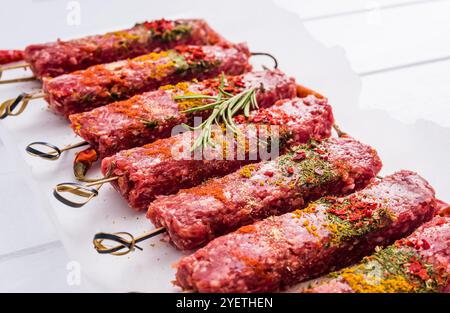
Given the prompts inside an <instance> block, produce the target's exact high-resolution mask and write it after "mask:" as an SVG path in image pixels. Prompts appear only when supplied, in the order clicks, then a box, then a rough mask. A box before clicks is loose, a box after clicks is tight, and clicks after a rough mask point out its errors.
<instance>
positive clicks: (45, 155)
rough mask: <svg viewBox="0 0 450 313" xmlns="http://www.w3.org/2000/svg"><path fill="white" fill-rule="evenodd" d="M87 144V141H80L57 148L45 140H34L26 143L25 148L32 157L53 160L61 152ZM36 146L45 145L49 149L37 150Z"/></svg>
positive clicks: (59, 155)
mask: <svg viewBox="0 0 450 313" xmlns="http://www.w3.org/2000/svg"><path fill="white" fill-rule="evenodd" d="M88 144H89V143H88V142H87V141H81V142H78V143H75V144H71V145H67V146H65V147H64V148H58V147H57V146H55V145H53V144H51V143H48V142H45V141H35V142H32V143H30V144H29V145H27V146H26V148H25V150H26V151H27V152H28V154H29V155H32V156H34V157H40V158H42V159H45V160H51V161H55V160H58V159H59V158H60V157H61V154H62V153H63V152H65V151H68V150H71V149H75V148H78V147H82V146H86V145H88ZM36 146H43V147H47V148H49V149H50V151H49V152H44V151H41V150H38V149H36V148H35V147H36Z"/></svg>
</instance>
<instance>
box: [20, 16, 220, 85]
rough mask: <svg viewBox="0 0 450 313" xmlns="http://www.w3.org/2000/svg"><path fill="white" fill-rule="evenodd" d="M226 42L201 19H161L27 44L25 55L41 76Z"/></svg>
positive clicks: (35, 72) (35, 71)
mask: <svg viewBox="0 0 450 313" xmlns="http://www.w3.org/2000/svg"><path fill="white" fill-rule="evenodd" d="M227 44H228V42H227V41H226V40H225V39H224V38H222V37H221V36H220V35H219V34H217V33H216V32H215V31H214V30H213V29H211V27H210V26H209V25H208V24H207V23H206V22H205V21H204V20H198V19H191V20H189V19H180V20H172V21H168V20H164V19H162V20H155V21H151V22H144V23H140V24H136V25H135V26H134V27H132V28H130V29H125V30H121V31H115V32H111V33H107V34H104V35H96V36H89V37H85V38H81V39H75V40H68V41H63V40H58V41H56V42H51V43H45V44H35V45H30V46H28V47H27V48H26V49H25V59H26V61H27V62H28V63H29V64H30V66H31V69H32V71H33V73H34V74H35V75H36V77H38V78H39V79H41V78H42V77H56V76H59V75H62V74H67V73H70V72H74V71H77V70H82V69H85V68H88V67H89V66H92V65H97V64H103V63H110V62H114V61H118V60H124V59H128V58H134V57H137V56H139V55H143V54H147V53H150V52H152V51H155V50H167V49H171V48H173V47H175V46H177V45H227Z"/></svg>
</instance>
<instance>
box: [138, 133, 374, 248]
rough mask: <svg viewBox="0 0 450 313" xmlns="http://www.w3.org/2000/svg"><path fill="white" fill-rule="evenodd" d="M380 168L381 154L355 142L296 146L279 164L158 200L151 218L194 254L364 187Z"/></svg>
mask: <svg viewBox="0 0 450 313" xmlns="http://www.w3.org/2000/svg"><path fill="white" fill-rule="evenodd" d="M380 169H381V161H380V159H379V157H378V155H377V153H376V152H375V151H374V150H373V149H372V148H371V147H369V146H367V145H364V144H362V143H360V142H358V141H356V140H354V139H351V138H338V139H336V138H331V139H329V140H325V141H323V142H321V143H314V142H312V143H309V144H306V145H302V146H297V147H294V148H293V149H292V151H290V152H289V153H287V154H285V155H282V156H280V157H278V158H277V159H275V160H272V161H267V162H262V163H259V164H251V165H247V166H245V167H243V168H242V169H241V170H240V171H238V172H235V173H232V174H229V175H227V176H225V177H223V178H219V179H212V180H210V181H207V182H206V183H204V184H203V185H200V186H197V187H194V188H191V189H186V190H181V191H180V192H178V194H176V195H171V196H164V197H158V198H157V199H156V200H155V201H154V202H153V203H151V204H150V206H149V209H148V213H147V217H148V218H150V219H151V221H152V222H153V223H154V224H155V225H156V226H157V227H165V228H166V230H167V233H168V234H169V237H170V240H171V242H172V243H174V244H175V246H176V247H177V248H179V249H183V250H189V249H193V248H196V247H199V246H201V245H204V244H206V243H207V242H209V241H210V240H212V239H213V238H215V237H217V236H220V235H223V234H224V233H227V232H231V231H233V230H235V229H237V228H238V227H240V226H242V225H246V224H250V223H252V222H254V221H256V220H260V219H262V218H265V217H267V216H270V215H280V214H282V213H285V212H288V211H290V210H293V209H296V208H302V207H304V205H305V204H306V203H307V202H309V201H311V200H315V199H317V198H319V197H321V196H324V195H330V194H331V195H340V194H343V193H348V192H351V191H353V190H355V189H359V188H363V187H364V186H366V185H367V184H368V183H369V182H370V180H371V179H373V178H374V177H375V175H376V174H377V173H378V171H379V170H380Z"/></svg>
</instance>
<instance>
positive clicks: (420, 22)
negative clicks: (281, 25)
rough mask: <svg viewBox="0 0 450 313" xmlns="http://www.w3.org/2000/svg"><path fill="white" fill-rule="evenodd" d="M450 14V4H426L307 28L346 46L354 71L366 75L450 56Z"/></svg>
mask: <svg viewBox="0 0 450 313" xmlns="http://www.w3.org/2000/svg"><path fill="white" fill-rule="evenodd" d="M339 2H341V1H339ZM449 14H450V1H438V2H423V3H421V4H416V5H411V6H404V7H399V8H394V9H388V10H379V11H375V12H369V13H361V14H355V15H348V16H340V17H335V18H329V19H324V20H317V21H311V22H306V23H305V25H306V27H307V28H308V29H309V30H310V31H311V33H312V35H313V36H315V37H316V38H318V39H319V40H321V41H323V42H324V43H326V44H327V45H330V46H333V45H340V46H343V47H345V50H346V52H347V56H348V58H349V59H350V61H351V64H352V66H353V68H354V70H355V71H356V72H358V73H362V72H367V71H373V70H377V69H380V68H388V67H393V66H398V65H402V64H409V63H414V62H417V61H423V60H429V59H434V58H440V57H443V56H449V55H450V41H449V40H448V34H449V33H450V23H449Z"/></svg>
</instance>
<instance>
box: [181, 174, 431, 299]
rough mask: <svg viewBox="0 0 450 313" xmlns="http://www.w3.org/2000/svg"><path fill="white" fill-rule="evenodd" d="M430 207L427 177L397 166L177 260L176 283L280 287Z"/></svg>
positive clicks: (360, 250) (343, 262)
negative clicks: (349, 192)
mask: <svg viewBox="0 0 450 313" xmlns="http://www.w3.org/2000/svg"><path fill="white" fill-rule="evenodd" d="M236 188H238V187H236ZM204 201H205V202H206V200H204ZM210 205H212V204H210ZM297 207H298V206H297V205H291V206H290V208H291V209H295V208H297ZM435 209H436V201H435V194H434V190H433V188H432V187H431V186H430V185H429V184H428V182H426V181H425V180H424V179H423V178H421V177H420V176H419V175H417V174H416V173H413V172H410V171H400V172H397V173H394V174H393V175H390V176H387V177H385V178H383V179H381V180H379V181H376V182H374V183H372V184H371V185H370V186H369V187H367V188H365V189H363V190H361V191H359V192H357V193H355V194H352V195H349V196H347V197H343V198H336V197H325V198H322V199H321V200H318V201H316V202H314V203H312V204H310V205H309V206H308V207H307V208H306V209H304V210H296V211H294V212H292V213H287V214H284V215H281V216H275V217H269V218H267V219H265V220H263V221H260V222H256V223H255V224H253V225H248V226H244V227H241V228H240V229H239V230H237V231H236V232H233V233H231V234H228V235H225V236H222V237H219V238H217V239H215V240H213V241H212V242H210V243H209V244H208V245H207V246H205V247H204V248H202V249H200V250H198V251H196V252H195V253H194V254H192V255H190V256H188V257H185V258H183V259H182V260H181V261H180V262H179V264H178V265H177V273H176V284H177V285H179V286H181V287H182V288H183V289H185V290H193V291H199V292H272V291H277V290H280V289H284V288H285V287H287V286H292V285H294V284H296V283H299V282H302V281H305V280H308V279H311V278H314V277H318V276H320V275H323V274H326V273H328V272H330V271H333V270H336V269H339V268H342V267H345V266H348V265H351V264H352V263H354V262H357V261H359V260H360V259H361V258H362V257H364V256H366V255H368V254H370V253H371V252H372V251H373V250H374V249H375V247H376V246H386V245H389V244H392V243H393V242H394V241H395V240H397V239H400V238H402V237H404V236H407V235H409V234H410V233H411V232H413V231H414V230H415V229H416V228H417V227H418V226H420V225H421V224H422V223H424V222H426V221H428V220H429V219H431V218H432V216H433V214H434V211H435ZM192 214H194V213H192Z"/></svg>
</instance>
